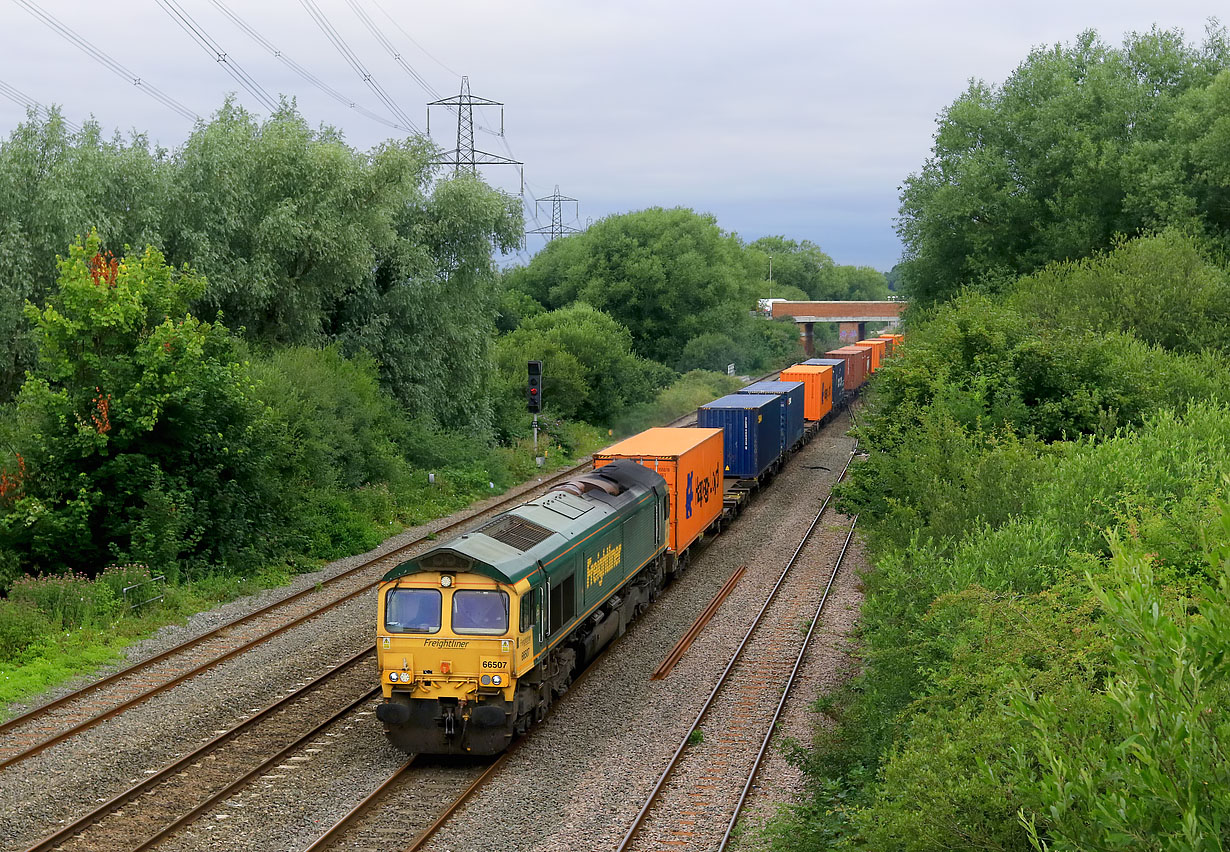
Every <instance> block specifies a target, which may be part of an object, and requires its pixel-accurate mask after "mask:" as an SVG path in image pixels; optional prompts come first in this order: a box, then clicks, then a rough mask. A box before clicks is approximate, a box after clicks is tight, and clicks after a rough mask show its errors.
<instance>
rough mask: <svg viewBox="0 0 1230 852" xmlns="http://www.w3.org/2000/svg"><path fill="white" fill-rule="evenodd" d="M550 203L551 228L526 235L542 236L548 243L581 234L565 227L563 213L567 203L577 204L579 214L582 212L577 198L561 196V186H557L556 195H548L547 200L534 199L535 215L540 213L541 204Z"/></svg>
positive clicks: (569, 226) (569, 227)
mask: <svg viewBox="0 0 1230 852" xmlns="http://www.w3.org/2000/svg"><path fill="white" fill-rule="evenodd" d="M548 201H550V202H551V224H550V225H549V226H544V227H542V228H535V229H534V230H532V231H526V232H525V233H527V234H542V235H543V236H544V237H546V238H547V242H551V240H553V239H555V238H556V237H562V236H565V235H567V234H579V233H581V232H580V231H579V230H577V229H576V228H573V227H572V226H571V225H565V224H564V216H563V212H564V211H563V206H564V202H565V201H567V202H570V203H572V204H576V205H577V212H578V213H579V212H580V209H581V208H580V202H579V201H577V200H576V199H575V198H568V197H567V196H565V195H560V194H559V184H556V185H555V194H554V195H548V196H547V197H546V198H535V199H534V212H535V213H537V212H538V205H539V204H545V203H546V202H548Z"/></svg>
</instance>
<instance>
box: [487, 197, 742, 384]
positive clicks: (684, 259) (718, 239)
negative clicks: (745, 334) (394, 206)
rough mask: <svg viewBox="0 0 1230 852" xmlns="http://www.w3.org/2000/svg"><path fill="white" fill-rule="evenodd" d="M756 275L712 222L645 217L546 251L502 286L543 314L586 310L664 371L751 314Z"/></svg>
mask: <svg viewBox="0 0 1230 852" xmlns="http://www.w3.org/2000/svg"><path fill="white" fill-rule="evenodd" d="M759 275H760V272H759V270H758V269H757V267H756V264H755V263H754V261H753V260H752V259H751V258H749V257H748V256H747V254H746V252H745V251H744V250H743V246H742V244H741V243H740V242H739V239H738V237H736V236H734V235H732V234H728V233H726V232H725V231H723V230H721V229H720V228H719V227H718V226H717V222H716V220H715V219H714V218H713V217H712V216H708V215H701V214H697V213H694V212H693V211H691V210H686V209H683V208H675V209H672V210H665V209H662V208H660V207H654V208H650V209H648V210H641V211H639V212H636V213H626V214H623V215H619V216H609V217H607V218H605V219H603V220H601V221H599V222H597V223H595V224H594V225H593V226H592V227H590V228H589V230H587V231H585V232H584V233H582V234H577V235H576V236H571V237H567V238H565V239H559V240H554V241H552V242H551V243H550V244H549V245H547V247H546V248H545V249H543V250H542V251H541V252H539V253H538V254H537V255H535V257H534V259H533V260H532V261H531V262H530V264H529V265H528V266H526V267H522V268H520V269H517V270H515V271H514V272H512V273H510V274H509V276H508V282H509V286H510V287H512V288H514V289H518V290H521V291H522V292H524V293H526V294H528V295H529V296H531V297H532V298H534V299H535V300H537V301H538V302H539V303H541V304H542V305H544V306H545V307H547V308H548V309H556V308H560V307H563V306H565V305H570V304H572V303H574V302H578V301H580V302H585V303H586V304H589V305H592V306H593V307H595V308H597V309H598V310H601V311H604V312H606V313H608V314H610V315H611V316H612V317H614V318H615V320H616V321H617V322H619V323H620V324H621V325H623V326H625V327H626V328H627V329H628V330H629V331H630V332H631V333H632V343H633V347H634V348H635V350H636V352H637V353H638V354H640V355H642V356H644V357H646V358H652V359H654V360H657V361H661V362H663V363H671V362H673V361H674V360H675V359H676V358H677V357H678V356H679V354H680V352H682V350H683V346H684V344H685V343H687V341H688V340H690V339H691V338H693V337H695V336H697V335H698V334H702V333H704V332H707V331H712V330H714V329H716V328H721V327H722V325H723V324H724V323H727V322H729V321H730V320H731V318H732V317H734V316H736V315H738V314H740V313H746V312H747V311H749V310H751V309H753V308H754V307H755V292H756V282H757V281H758V280H759Z"/></svg>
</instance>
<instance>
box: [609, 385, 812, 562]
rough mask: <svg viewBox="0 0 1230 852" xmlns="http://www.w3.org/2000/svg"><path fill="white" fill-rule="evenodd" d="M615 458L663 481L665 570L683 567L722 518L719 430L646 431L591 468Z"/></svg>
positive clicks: (610, 449)
mask: <svg viewBox="0 0 1230 852" xmlns="http://www.w3.org/2000/svg"><path fill="white" fill-rule="evenodd" d="M799 408H800V410H801V408H802V406H801V405H800V406H799ZM801 422H802V419H801V417H800V423H801ZM619 459H627V460H629V461H634V462H636V463H637V464H639V465H641V466H642V467H647V468H649V469H650V470H652V471H654V472H655V473H657V474H658V475H659V476H661V477H662V478H663V479H665V480H666V492H667V494H668V495H669V497H670V523H669V526H668V530H667V537H666V551H667V554H668V556H669V559H668V564H667V571H668V572H674V571H675V570H676V569H677V568H682V567H683V566H685V565H686V564H687V559H688V549H689V548H690V547H691V546H692V545H693V544H695V543H696V542H697V541H699V540H700V538H701V537H702V536H703V535H704V533H705V531H706V530H708V529H709V528H710V527H711V526H713V525H714V524H715V523H716V522H717V521H718V518H719V517H720V516H721V514H722V479H723V477H722V468H723V467H724V465H725V462H724V460H723V458H722V430H721V429H695V428H680V427H668V426H662V427H657V428H654V429H648V430H646V431H644V432H641V433H640V434H639V435H633V436H632V437H631V438H625V439H624V440H622V441H620V442H619V443H617V444H613V445H612V446H609V447H607V448H606V449H605V450H602V451H601V452H597V453H594V468H595V469H597V470H601V469H602V468H604V467H606V466H607V465H609V464H611V463H612V462H614V461H617V460H619Z"/></svg>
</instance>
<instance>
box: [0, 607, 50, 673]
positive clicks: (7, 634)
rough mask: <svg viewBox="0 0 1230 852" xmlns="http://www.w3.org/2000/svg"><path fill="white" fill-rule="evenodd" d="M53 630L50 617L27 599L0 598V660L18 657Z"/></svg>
mask: <svg viewBox="0 0 1230 852" xmlns="http://www.w3.org/2000/svg"><path fill="white" fill-rule="evenodd" d="M53 630H55V626H54V625H53V624H52V623H51V619H49V618H48V617H47V616H46V615H45V614H44V613H42V612H41V611H40V610H39V609H38V608H37V607H36V606H34V605H33V604H31V603H29V602H28V601H16V600H13V599H11V598H10V599H8V600H0V661H6V660H15V659H18V658H19V657H20V656H21V655H22V654H23V653H24V652H25V651H26V649H27V648H29V647H30V646H31V645H34V644H35V643H37V642H39V641H40V640H41V639H43V638H44V637H45V636H46V635H47V634H48V633H51V632H52V631H53Z"/></svg>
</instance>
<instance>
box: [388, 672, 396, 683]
mask: <svg viewBox="0 0 1230 852" xmlns="http://www.w3.org/2000/svg"><path fill="white" fill-rule="evenodd" d="M389 680H391V681H392V682H393V683H397V672H389Z"/></svg>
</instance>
